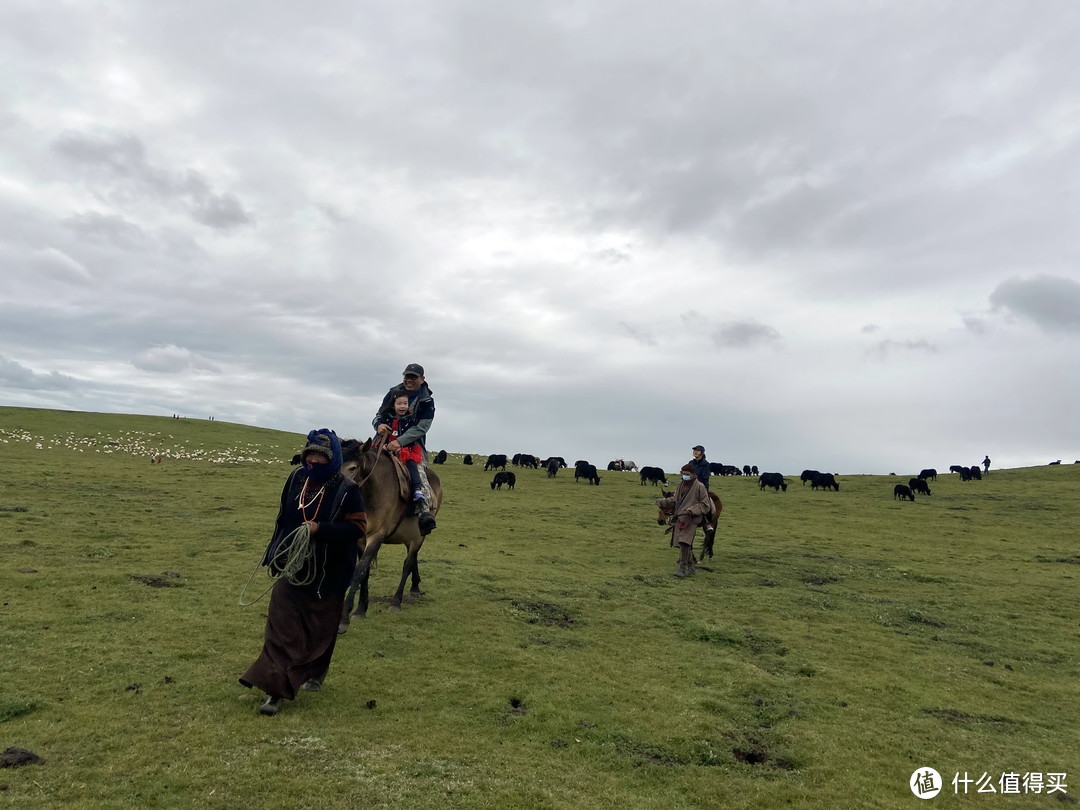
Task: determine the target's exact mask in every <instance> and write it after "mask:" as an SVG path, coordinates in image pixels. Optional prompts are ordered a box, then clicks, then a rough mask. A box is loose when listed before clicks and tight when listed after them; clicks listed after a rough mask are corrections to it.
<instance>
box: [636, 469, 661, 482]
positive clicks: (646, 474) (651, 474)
mask: <svg viewBox="0 0 1080 810" xmlns="http://www.w3.org/2000/svg"><path fill="white" fill-rule="evenodd" d="M638 476H639V477H640V478H641V486H645V484H653V485H654V486H658V485H660V484H663V485H664V486H667V476H666V475H664V471H663V470H661V469H660V468H659V467H642V468H641V469H640V470H638Z"/></svg>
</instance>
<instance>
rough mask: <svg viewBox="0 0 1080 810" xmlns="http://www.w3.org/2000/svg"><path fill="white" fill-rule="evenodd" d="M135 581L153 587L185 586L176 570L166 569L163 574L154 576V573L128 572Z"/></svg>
mask: <svg viewBox="0 0 1080 810" xmlns="http://www.w3.org/2000/svg"><path fill="white" fill-rule="evenodd" d="M128 576H129V577H131V579H133V580H134V581H135V582H141V583H142V584H143V585H149V586H150V587H151V588H180V587H183V583H182V582H180V575H179V574H178V573H176V572H175V571H166V572H165V573H164V574H162V575H161V576H154V575H152V574H128Z"/></svg>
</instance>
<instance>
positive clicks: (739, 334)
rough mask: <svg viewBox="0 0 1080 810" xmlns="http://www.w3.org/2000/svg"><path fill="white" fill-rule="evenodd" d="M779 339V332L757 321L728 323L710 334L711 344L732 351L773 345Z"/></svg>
mask: <svg viewBox="0 0 1080 810" xmlns="http://www.w3.org/2000/svg"><path fill="white" fill-rule="evenodd" d="M781 339H782V338H781V335H780V333H779V332H777V331H776V330H775V329H773V328H772V327H771V326H766V325H765V324H763V323H758V322H757V321H728V322H727V323H723V324H721V325H720V326H718V327H717V328H716V330H715V331H714V332H713V333H712V340H713V343H715V344H716V345H717V346H720V347H727V348H733V349H743V348H750V347H753V346H764V345H768V344H775V343H779V342H780V340H781Z"/></svg>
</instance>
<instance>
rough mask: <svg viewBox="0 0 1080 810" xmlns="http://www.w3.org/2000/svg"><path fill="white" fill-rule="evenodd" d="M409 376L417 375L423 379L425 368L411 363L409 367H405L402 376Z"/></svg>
mask: <svg viewBox="0 0 1080 810" xmlns="http://www.w3.org/2000/svg"><path fill="white" fill-rule="evenodd" d="M409 374H415V375H416V376H417V377H423V376H424V367H423V366H422V365H420V364H419V363H409V365H407V366H405V370H404V371H403V372H401V376H402V377H405V376H408V375H409Z"/></svg>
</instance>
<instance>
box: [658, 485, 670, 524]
mask: <svg viewBox="0 0 1080 810" xmlns="http://www.w3.org/2000/svg"><path fill="white" fill-rule="evenodd" d="M660 494H661V495H662V496H663V497H665V498H670V497H671V496H672V495H674V494H675V493H674V492H668V491H667V490H666V489H664V488H663V487H661V488H660ZM673 511H674V509H671V508H669V509H665V508H664V507H662V506H661V507H658V512H657V515H656V524H657V525H658V526H666V525H667V522H668V519H669V518H670V517H671V515H672V512H673Z"/></svg>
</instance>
